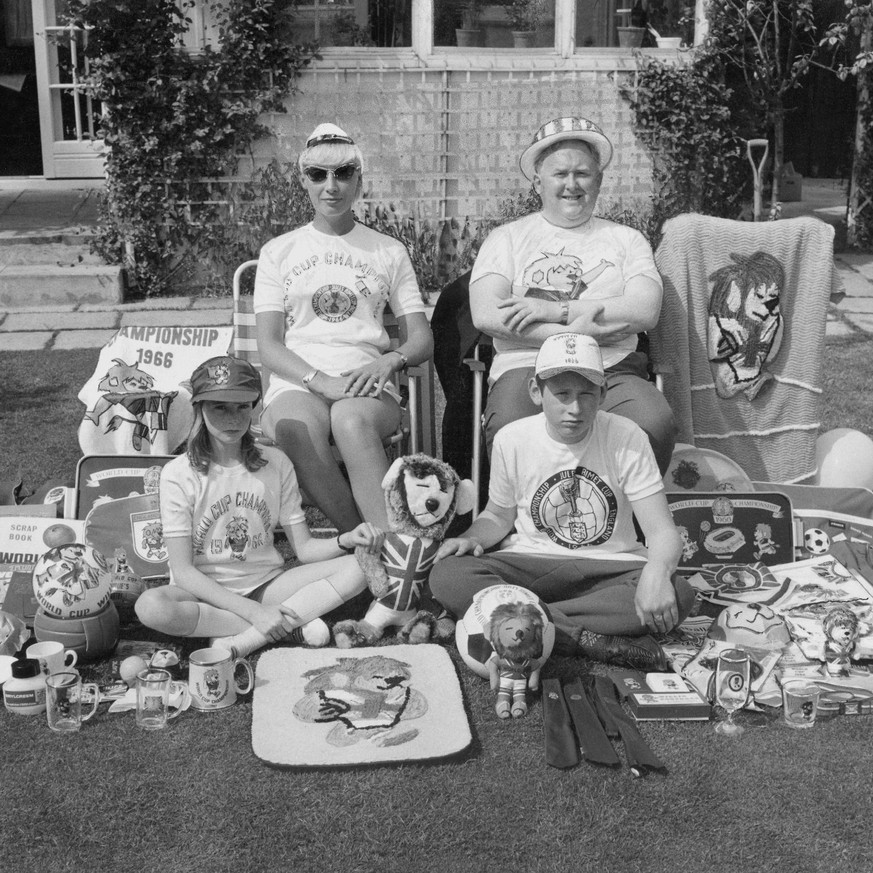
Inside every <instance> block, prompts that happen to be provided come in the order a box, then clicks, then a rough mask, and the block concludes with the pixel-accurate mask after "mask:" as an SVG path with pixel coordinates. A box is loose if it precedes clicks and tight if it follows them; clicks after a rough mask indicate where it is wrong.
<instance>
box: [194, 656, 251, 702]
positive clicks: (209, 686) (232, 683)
mask: <svg viewBox="0 0 873 873" xmlns="http://www.w3.org/2000/svg"><path fill="white" fill-rule="evenodd" d="M240 668H241V669H242V670H243V671H244V672H245V674H246V678H245V681H244V682H241V681H240V680H239V679H237V676H236V674H237V670H239V669H240ZM254 684H255V674H254V671H253V670H252V665H251V664H249V662H248V661H246V659H245V658H234V657H233V655H231V653H230V652H229V651H227V649H220V648H215V647H213V648H210V649H197V651H196V652H192V653H191V657H190V658H189V659H188V688H189V690H190V691H191V706H193V707H194V708H195V709H199V710H202V711H203V712H211V711H213V710H216V709H224V708H225V707H227V706H232V705H233V704H234V703H236V696H237V694H248V693H249V691H251V690H252V688H253V687H254Z"/></svg>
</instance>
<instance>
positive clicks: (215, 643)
mask: <svg viewBox="0 0 873 873" xmlns="http://www.w3.org/2000/svg"><path fill="white" fill-rule="evenodd" d="M231 639H232V637H210V639H209V648H210V649H223V650H224V651H225V652H229V653H230V655H231V657H232V658H236V657H237V654H236V649H234V647H233V643H232V642H231Z"/></svg>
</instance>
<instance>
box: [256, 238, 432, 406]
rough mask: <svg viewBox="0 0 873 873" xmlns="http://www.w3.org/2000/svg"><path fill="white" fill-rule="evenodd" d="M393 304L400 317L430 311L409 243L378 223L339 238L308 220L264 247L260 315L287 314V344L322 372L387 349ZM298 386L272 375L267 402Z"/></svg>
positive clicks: (357, 364) (343, 367)
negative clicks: (387, 326)
mask: <svg viewBox="0 0 873 873" xmlns="http://www.w3.org/2000/svg"><path fill="white" fill-rule="evenodd" d="M386 305H388V306H390V307H391V311H392V312H393V313H394V315H395V317H401V316H407V315H412V314H413V313H416V312H424V311H425V307H424V303H423V301H422V299H421V294H420V293H419V290H418V282H417V281H416V278H415V273H414V272H413V269H412V263H411V261H410V260H409V255H408V254H407V251H406V248H405V246H404V245H403V243H401V242H399V241H397V240H395V239H392V238H391V237H389V236H386V235H385V234H383V233H379V232H378V231H375V230H373V229H372V228H369V227H366V226H365V225H363V224H355V226H354V228H353V229H352V230H351V231H349V232H348V233H347V234H343V235H342V236H332V235H330V234H326V233H322V232H321V231H319V230H316V229H315V228H314V227H313V226H312V225H311V224H307V225H306V226H305V227H301V228H298V229H297V230H292V231H291V232H290V233H286V234H283V235H282V236H279V237H276V238H275V239H273V240H270V242H268V243H267V244H266V245H265V246H264V247H263V248H262V249H261V254H260V257H259V259H258V271H257V275H256V276H255V297H254V311H255V314H257V313H259V312H281V313H283V314H284V317H285V345H286V347H287V348H288V349H290V350H291V351H293V352H295V353H296V354H298V355H300V357H301V358H303V360H304V361H306V362H307V363H308V364H309V365H310V366H312V367H313V368H316V369H318V370H321V371H322V372H323V373H327V374H328V375H330V376H338V375H340V373H342V372H343V371H344V370H351V369H354V368H355V367H361V366H364V365H365V364H368V363H369V362H370V361H373V360H375V359H376V358H378V357H379V356H380V355H382V354H383V353H384V352H386V351H387V350H388V348H389V346H390V340H389V338H388V333H387V332H386V330H385V327H384V325H383V314H384V312H385V307H386ZM291 385H292V383H290V382H288V381H286V380H284V379H282V378H281V377H279V376H277V375H276V374H275V373H273V374H271V376H270V385H269V388H268V389H267V393H266V396H265V398H264V404H265V405H266V404H268V403H269V402H270V401H271V400H272V399H273V398H274V397H275V396H276V394H278V393H279V392H280V391H281V390H283V389H284V388H287V387H290V386H291Z"/></svg>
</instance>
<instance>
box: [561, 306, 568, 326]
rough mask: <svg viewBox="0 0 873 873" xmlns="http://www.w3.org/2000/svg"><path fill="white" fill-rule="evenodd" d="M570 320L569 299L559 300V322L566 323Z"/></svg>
mask: <svg viewBox="0 0 873 873" xmlns="http://www.w3.org/2000/svg"><path fill="white" fill-rule="evenodd" d="M569 321H570V301H569V300H562V301H561V324H563V325H566V324H567V323H568V322H569Z"/></svg>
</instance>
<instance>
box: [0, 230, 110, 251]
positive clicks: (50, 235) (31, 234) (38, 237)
mask: <svg viewBox="0 0 873 873" xmlns="http://www.w3.org/2000/svg"><path fill="white" fill-rule="evenodd" d="M95 237H96V233H95V231H94V228H93V227H88V226H77V227H41V228H23V229H21V230H0V252H2V250H3V248H4V247H5V246H17V245H35V246H40V245H58V244H62V245H71V246H84V247H85V248H88V246H90V244H91V240H93V239H94V238H95Z"/></svg>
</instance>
